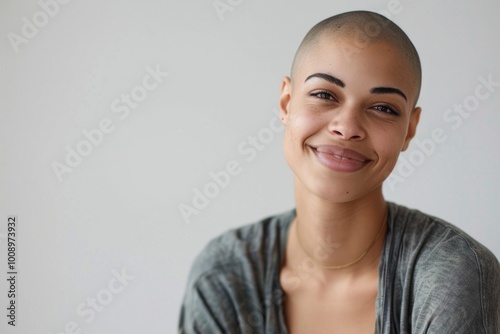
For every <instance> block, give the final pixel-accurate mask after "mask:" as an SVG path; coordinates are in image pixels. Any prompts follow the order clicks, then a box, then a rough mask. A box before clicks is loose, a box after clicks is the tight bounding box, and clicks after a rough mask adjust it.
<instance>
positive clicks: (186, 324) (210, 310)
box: [179, 272, 238, 334]
mask: <svg viewBox="0 0 500 334" xmlns="http://www.w3.org/2000/svg"><path fill="white" fill-rule="evenodd" d="M219 276H220V275H218V274H217V272H212V273H210V274H207V275H204V276H203V277H202V278H200V279H199V280H198V281H197V282H195V283H194V284H193V285H192V286H191V287H190V288H188V289H187V291H186V294H185V296H184V301H183V303H182V306H181V313H180V319H179V333H182V334H191V333H200V334H204V333H236V329H237V328H238V315H237V312H236V308H235V305H234V304H233V301H232V300H231V296H230V295H229V294H228V293H227V291H225V287H224V286H223V284H221V282H220V280H219V279H218V277H219Z"/></svg>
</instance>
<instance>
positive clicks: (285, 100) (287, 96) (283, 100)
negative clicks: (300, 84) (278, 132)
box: [280, 77, 292, 125]
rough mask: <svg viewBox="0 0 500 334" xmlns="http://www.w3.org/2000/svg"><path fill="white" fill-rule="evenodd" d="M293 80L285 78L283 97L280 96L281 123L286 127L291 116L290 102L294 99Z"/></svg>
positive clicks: (282, 84)
mask: <svg viewBox="0 0 500 334" xmlns="http://www.w3.org/2000/svg"><path fill="white" fill-rule="evenodd" d="M291 91H292V80H291V79H290V77H284V78H283V81H282V82H281V95H280V118H281V123H283V124H284V125H286V121H287V118H288V115H289V107H290V100H291V98H292V95H291Z"/></svg>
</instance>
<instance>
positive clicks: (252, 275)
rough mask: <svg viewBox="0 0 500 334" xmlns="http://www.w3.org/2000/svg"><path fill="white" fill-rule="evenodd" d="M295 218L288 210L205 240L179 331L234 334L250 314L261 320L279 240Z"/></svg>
mask: <svg viewBox="0 0 500 334" xmlns="http://www.w3.org/2000/svg"><path fill="white" fill-rule="evenodd" d="M294 214H295V213H294V210H290V211H288V212H285V213H283V214H279V215H276V216H271V217H268V218H265V219H262V220H260V221H258V222H255V223H252V224H247V225H244V226H241V227H239V228H235V229H231V230H229V231H227V232H225V233H223V234H221V235H219V236H217V237H215V238H213V239H212V240H211V241H210V242H208V244H207V245H206V246H205V247H204V249H203V250H202V251H201V252H200V254H199V255H198V256H197V257H196V259H195V261H194V263H193V265H192V267H191V271H190V273H189V278H188V284H187V288H186V292H185V295H184V300H183V304H182V307H181V314H180V320H179V328H182V331H185V332H189V333H191V332H203V333H222V332H224V333H226V332H234V331H235V330H236V328H246V326H248V317H249V316H251V315H252V314H253V315H255V316H259V317H260V316H261V312H262V307H263V305H266V304H265V302H266V298H269V294H270V293H271V294H272V293H273V291H272V288H273V284H274V283H273V281H272V278H273V275H274V274H273V271H274V270H276V267H277V266H276V262H277V261H279V254H280V251H279V249H280V240H282V238H283V235H284V234H285V233H286V231H287V229H288V227H289V221H291V219H292V218H293V216H294ZM279 297H280V296H277V298H279ZM241 326H243V327H241ZM182 331H181V332H182Z"/></svg>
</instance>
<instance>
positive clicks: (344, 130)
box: [328, 106, 366, 141]
mask: <svg viewBox="0 0 500 334" xmlns="http://www.w3.org/2000/svg"><path fill="white" fill-rule="evenodd" d="M361 117H362V116H361V115H360V112H359V110H358V109H357V108H355V107H347V106H344V107H343V108H339V109H336V110H335V111H334V116H333V118H332V120H331V121H330V123H329V124H328V131H329V132H330V133H331V134H333V135H334V136H335V137H337V138H340V139H343V140H356V141H358V140H363V139H364V138H365V137H366V132H365V130H364V128H363V125H362V120H361Z"/></svg>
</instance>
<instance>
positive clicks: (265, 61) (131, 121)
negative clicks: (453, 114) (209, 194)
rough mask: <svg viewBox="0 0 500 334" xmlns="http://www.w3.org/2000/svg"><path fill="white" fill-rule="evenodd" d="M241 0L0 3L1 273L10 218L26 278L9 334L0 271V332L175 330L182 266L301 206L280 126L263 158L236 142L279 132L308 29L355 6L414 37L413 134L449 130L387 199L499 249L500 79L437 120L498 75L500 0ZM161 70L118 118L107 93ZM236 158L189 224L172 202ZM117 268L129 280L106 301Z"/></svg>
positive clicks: (183, 200) (187, 198)
mask: <svg viewBox="0 0 500 334" xmlns="http://www.w3.org/2000/svg"><path fill="white" fill-rule="evenodd" d="M44 1H45V2H47V1H49V0H42V3H44ZM221 1H222V2H224V3H226V1H228V0H221ZM231 3H233V5H230V6H231V8H232V10H231V11H226V12H224V13H223V14H222V15H221V16H219V15H218V13H217V11H216V10H215V9H214V6H213V0H203V1H201V0H200V1H153V0H149V1H124V0H120V1H117V0H116V1H115V0H113V1H78V0H73V1H71V2H69V3H68V4H61V5H59V9H58V10H57V13H54V15H53V17H48V16H46V17H48V20H47V22H43V14H42V15H41V16H40V14H39V15H38V16H37V13H38V12H40V11H41V10H42V9H41V6H40V4H39V3H38V2H36V1H31V0H30V1H6V0H2V1H1V4H0V32H1V36H2V38H1V39H0V50H1V53H0V85H1V86H0V94H1V96H0V136H1V137H0V159H1V165H0V168H1V169H0V182H1V184H0V222H1V224H0V233H2V238H0V249H1V251H0V254H1V259H0V261H1V262H0V263H1V265H0V267H1V268H6V247H7V246H6V240H5V233H6V231H7V217H8V215H17V216H18V271H19V276H18V301H17V302H18V318H17V321H18V326H17V327H16V328H15V329H13V328H11V327H10V326H7V324H6V321H7V318H6V316H5V314H4V313H6V310H5V308H6V305H7V302H8V301H7V297H6V292H7V284H6V280H5V279H4V278H3V277H4V275H5V272H6V269H5V270H3V271H2V272H3V273H2V274H0V277H1V280H0V289H1V290H0V296H1V297H0V305H1V307H0V309H1V310H4V311H1V314H0V319H2V320H1V324H0V331H1V332H2V333H54V334H55V333H61V332H64V328H65V326H67V325H68V324H69V325H68V326H70V327H71V326H72V325H71V323H72V322H74V323H75V325H74V326H77V327H78V328H79V329H80V330H81V331H82V333H174V332H175V331H176V326H177V318H178V314H179V307H180V303H181V300H182V295H183V293H184V288H185V284H186V280H187V274H188V270H189V267H190V266H191V263H192V261H193V259H194V257H195V256H196V254H197V253H198V252H199V251H200V250H201V248H202V247H203V246H204V245H205V244H206V243H207V242H208V240H209V239H211V238H213V237H215V236H216V235H218V234H220V233H222V232H223V231H225V230H227V229H229V228H233V227H237V226H241V225H243V224H247V223H250V222H253V221H256V220H258V219H260V218H263V217H264V216H268V215H271V214H275V213H279V212H282V211H284V210H287V209H289V208H291V207H293V205H294V203H293V194H292V191H293V188H292V175H291V172H290V171H289V169H288V167H287V165H286V163H285V162H284V159H283V154H282V152H281V140H282V133H280V132H278V133H273V134H274V137H273V138H272V140H268V143H266V144H265V145H264V146H265V149H263V150H262V151H258V152H256V156H255V158H254V159H253V160H252V161H247V160H246V159H248V158H249V155H243V154H241V153H240V152H239V151H238V147H239V146H240V145H243V147H250V146H249V144H248V137H249V136H258V135H259V134H263V133H264V132H266V130H263V129H265V128H269V123H270V122H271V121H273V117H275V116H274V113H273V110H275V109H276V108H277V101H278V94H279V87H280V82H281V78H282V77H283V76H284V75H287V74H288V71H289V67H290V64H291V60H292V57H293V54H294V52H295V50H296V48H297V46H298V44H299V42H300V40H301V39H302V38H303V36H304V34H305V33H306V32H307V30H309V28H310V27H312V25H314V24H315V23H317V22H318V21H320V20H322V19H324V18H326V17H328V16H331V15H334V14H337V13H340V12H344V11H347V10H354V9H367V10H372V11H376V12H380V11H382V10H385V11H386V13H389V15H391V17H392V19H393V20H394V21H395V22H396V23H397V24H398V25H400V26H401V27H402V28H403V30H405V31H406V32H407V34H408V35H409V36H410V38H411V39H412V40H413V42H414V44H415V45H416V47H417V49H418V50H419V53H420V56H421V60H422V64H423V74H424V77H423V78H424V79H423V89H422V93H421V99H420V103H419V104H420V105H421V106H422V108H423V113H422V117H421V123H420V126H419V130H418V134H417V139H420V140H422V141H424V140H425V139H429V138H431V134H432V132H433V131H434V130H435V129H437V128H440V129H442V131H443V133H444V135H445V136H446V138H447V139H446V141H445V142H444V143H439V144H436V147H435V148H434V150H433V152H432V153H430V154H428V155H425V160H424V161H423V162H422V161H418V162H419V165H418V166H413V170H412V171H411V173H409V174H408V175H406V176H405V177H404V178H403V180H404V182H400V183H397V184H396V185H395V186H394V187H386V188H385V194H386V197H387V199H389V200H392V201H396V202H398V203H401V204H405V205H407V206H410V207H414V208H418V209H420V210H422V211H424V212H427V213H430V214H433V215H436V216H439V217H441V218H444V219H446V220H448V221H450V222H452V223H454V224H455V225H457V226H459V227H461V228H462V229H464V230H465V231H467V232H468V233H469V234H471V235H472V236H473V237H474V238H476V239H478V240H479V241H481V242H482V243H483V244H484V245H486V246H487V247H488V248H490V249H491V250H492V251H493V252H494V253H495V254H496V255H497V257H499V256H500V244H499V243H498V236H499V233H500V228H499V226H498V223H499V217H500V205H499V201H498V189H499V188H500V177H499V173H498V170H499V167H500V156H499V154H498V153H499V152H500V140H499V139H500V115H499V111H500V110H499V105H500V87H495V91H494V92H493V93H491V95H490V96H489V98H487V99H485V100H482V101H480V105H479V106H478V107H477V108H476V109H475V110H474V111H473V112H471V113H470V117H468V118H466V119H463V121H462V123H461V124H460V125H459V126H457V128H456V129H454V128H453V127H452V125H454V124H455V123H454V122H449V121H446V120H445V119H444V118H443V117H444V115H445V112H446V110H447V109H449V108H453V106H454V104H463V103H464V101H465V100H466V99H467V98H469V100H468V101H469V102H470V101H473V99H472V100H471V98H470V96H473V95H474V93H475V89H476V87H478V85H480V81H479V78H480V77H483V78H485V79H487V78H488V76H492V80H493V81H495V82H500V63H499V61H498V60H499V59H500V44H499V43H498V41H499V40H500V21H499V20H498V12H499V9H500V5H499V4H498V2H496V1H476V2H472V1H465V0H464V1H451V0H449V1H430V0H428V1H425V0H421V1H410V0H400V1H399V4H398V3H397V2H395V1H390V2H387V1H343V2H339V1H319V0H316V1H307V2H306V1H294V2H292V1H284V0H276V1H248V0H244V1H236V0H232V1H231ZM389 3H396V5H394V7H393V5H390V4H389ZM54 8H55V7H54V6H53V7H52V10H53V11H55V9H54ZM388 9H392V10H393V13H395V14H390V12H389V11H388ZM34 15H35V17H36V18H37V19H39V20H42V21H40V22H42V25H43V26H41V27H40V28H37V30H38V32H37V33H36V35H35V36H33V37H31V38H27V39H26V40H24V42H23V43H21V44H19V45H17V47H13V44H12V43H11V42H10V40H9V33H13V34H16V35H18V36H20V38H24V37H22V36H23V35H22V29H23V25H25V21H23V17H26V18H27V19H28V20H29V21H31V22H33V16H34ZM10 36H12V35H10ZM16 49H17V52H16ZM157 66H159V68H160V70H161V71H164V72H168V73H169V74H168V76H167V77H166V78H164V79H163V82H161V83H160V84H158V86H157V88H156V89H154V90H151V91H148V92H147V97H146V98H145V99H144V100H143V101H142V102H140V103H139V105H138V106H137V107H136V108H135V109H132V110H131V111H130V114H129V115H128V117H126V118H125V119H120V117H119V116H120V115H122V114H121V113H115V112H113V110H112V107H111V105H112V103H113V101H114V100H115V99H117V98H118V99H119V98H120V96H121V94H130V93H131V91H132V90H133V89H134V87H136V86H138V85H141V84H142V80H143V78H144V76H145V75H147V73H148V72H147V70H146V68H147V67H150V68H152V69H155V68H156V67H157ZM151 82H153V81H151ZM482 92H485V90H483V91H482ZM122 116H123V115H122ZM103 119H109V120H110V121H111V122H112V125H113V127H114V130H113V132H111V133H109V134H105V135H104V136H103V139H102V142H101V143H100V144H99V145H98V146H95V147H93V149H92V152H91V153H90V154H88V156H86V157H83V159H82V161H81V163H80V164H79V165H78V166H76V167H75V168H74V169H73V171H72V172H68V173H65V174H64V175H62V181H61V182H60V181H59V180H58V178H57V176H56V173H55V172H54V170H53V167H52V164H53V163H54V162H58V163H61V164H65V158H66V154H67V151H66V147H67V146H69V147H71V148H73V149H75V148H76V147H77V145H78V144H79V143H80V142H82V141H84V140H85V137H84V135H83V134H82V131H83V130H89V131H90V130H91V129H95V128H97V127H98V126H99V122H101V120H103ZM262 131H264V132H262ZM266 133H267V134H269V131H267V132H266ZM267 138H268V139H269V137H267ZM246 145H248V146H246ZM418 150H419V148H418V147H417V146H415V145H412V146H411V147H410V149H409V150H408V152H407V153H406V154H405V155H404V156H402V158H405V159H407V161H409V160H408V159H410V154H411V153H412V152H416V151H418ZM413 154H414V157H413V158H414V160H415V159H416V158H418V154H419V153H413ZM420 157H422V155H421V156H420ZM232 160H234V161H237V162H238V163H239V165H240V166H241V173H240V174H239V175H237V176H234V177H232V178H231V180H230V182H229V185H228V186H227V187H225V188H224V189H222V190H220V191H219V193H218V194H217V196H215V197H214V198H213V199H210V202H209V203H208V205H206V207H205V208H203V209H201V210H199V212H198V214H197V215H192V216H191V217H190V223H189V224H188V223H187V221H186V220H185V219H183V217H182V216H181V214H180V211H179V206H180V205H181V204H186V205H192V200H193V197H194V195H195V192H194V191H195V188H197V189H201V190H202V189H203V188H204V186H205V185H207V184H208V183H209V182H210V181H211V178H210V172H211V171H214V172H217V171H220V170H223V169H224V168H225V166H226V164H227V163H228V162H229V161H232ZM417 160H418V159H417ZM122 270H125V271H126V273H127V275H130V276H133V277H134V278H133V279H130V280H129V281H128V282H127V285H126V286H124V287H123V289H122V290H121V292H119V293H115V294H111V295H110V293H109V289H110V288H109V287H108V285H109V284H110V282H111V283H113V282H114V281H113V277H114V275H113V271H116V272H121V271H122ZM115 283H116V282H114V283H113V284H115ZM117 286H118V284H115V287H117ZM106 290H108V292H107V291H106ZM96 296H100V298H101V300H103V299H102V298H105V297H109V296H111V298H112V300H109V299H106V302H109V303H107V304H106V305H105V306H104V307H103V309H102V310H101V311H100V312H97V313H96V314H95V318H94V319H92V320H91V321H88V322H87V321H86V320H90V317H89V315H88V314H87V315H85V316H82V315H79V314H78V313H77V308H78V307H79V305H80V307H84V309H87V310H88V309H89V307H88V306H87V304H86V303H87V298H96ZM82 303H83V306H82ZM66 332H67V333H70V332H71V331H66Z"/></svg>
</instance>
